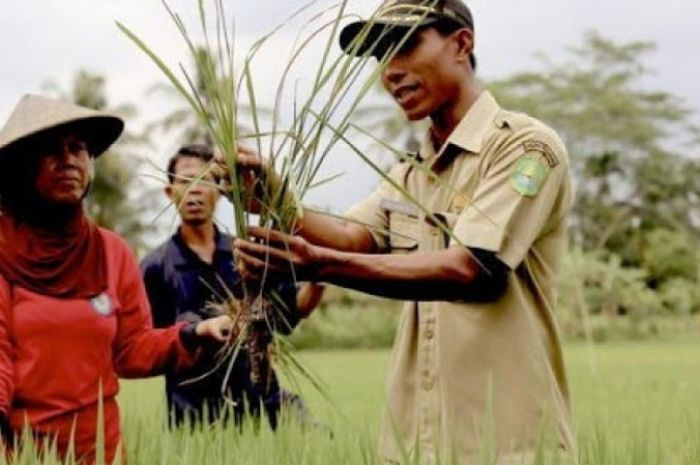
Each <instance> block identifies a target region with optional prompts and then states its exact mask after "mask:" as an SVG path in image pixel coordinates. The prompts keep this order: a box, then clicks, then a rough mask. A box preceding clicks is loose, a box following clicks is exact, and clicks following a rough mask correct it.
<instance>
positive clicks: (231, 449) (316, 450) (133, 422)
mask: <svg viewBox="0 0 700 465" xmlns="http://www.w3.org/2000/svg"><path fill="white" fill-rule="evenodd" d="M566 352H567V363H568V368H569V374H570V381H571V387H572V391H573V400H574V410H575V416H576V420H577V429H578V435H579V447H580V453H579V463H580V464H581V465H594V464H595V465H606V464H609V465H647V464H658V465H662V464H663V465H674V464H679V465H680V464H688V465H691V464H700V413H699V410H700V409H699V408H698V407H699V405H700V341H691V340H687V341H673V342H653V343H650V342H646V343H616V344H608V345H599V346H595V347H593V348H590V347H588V346H586V345H583V344H575V345H569V346H568V347H567V348H566ZM301 356H302V358H303V360H304V361H305V363H306V364H307V365H308V366H309V367H311V368H312V369H313V370H314V371H315V372H316V373H317V374H319V375H320V376H321V377H322V378H323V379H324V381H325V384H326V391H327V392H328V393H329V395H330V397H331V399H330V401H329V400H326V399H324V398H323V397H322V396H321V395H320V394H319V393H318V391H316V390H314V389H312V388H310V387H309V386H305V387H303V395H304V397H305V399H306V401H307V403H308V404H309V406H310V408H311V410H312V411H313V414H314V417H315V418H316V420H318V422H319V423H321V424H322V425H323V426H312V427H306V428H302V427H300V426H299V425H297V424H286V425H283V426H282V428H281V429H280V430H279V431H277V432H276V433H273V432H271V431H270V430H269V428H267V427H266V426H262V427H259V428H255V427H253V426H251V427H247V428H245V429H244V430H243V431H242V432H241V431H238V430H237V429H235V428H232V427H229V428H228V429H227V428H225V427H223V426H221V425H215V426H214V427H208V428H205V429H200V430H197V431H194V432H192V431H189V430H178V431H174V432H168V431H167V429H166V428H165V426H164V409H165V408H164V404H165V401H164V395H163V383H162V380H161V379H158V378H154V379H149V380H139V381H125V382H123V383H122V392H121V394H120V404H121V407H122V417H123V425H122V426H123V430H124V438H125V441H126V450H127V460H126V463H128V464H129V465H135V464H137V465H139V464H148V465H151V464H163V465H166V464H167V465H174V464H183V465H184V464H188V465H189V464H197V465H199V464H211V465H219V464H222V465H223V464H227V465H229V464H231V465H233V464H235V465H246V464H251V465H252V464H256V465H258V464H259V465H267V464H276V465H302V464H303V465H321V464H323V465H329V464H330V465H344V464H362V465H374V464H377V465H378V464H379V461H378V459H377V456H376V454H375V447H376V446H375V443H376V436H377V430H378V424H379V416H380V414H381V409H382V405H383V402H384V398H383V379H384V371H385V368H386V364H387V360H388V352H386V351H336V352H331V351H324V352H321V351H319V352H303V353H302V354H301ZM329 430H331V431H332V433H329ZM0 462H2V459H0ZM17 462H19V463H23V464H24V463H26V464H39V463H45V464H54V463H58V461H57V460H55V459H52V458H51V457H48V458H47V457H44V458H42V459H39V458H37V457H36V455H33V454H32V453H31V451H29V452H27V451H25V453H23V454H21V460H18V461H17ZM492 463H493V462H491V461H488V460H478V461H477V462H476V463H475V464H474V465H486V464H492ZM537 463H538V465H540V464H542V465H544V464H555V463H558V462H557V461H556V460H554V461H551V460H548V459H542V460H538V461H537ZM410 465H418V464H410ZM447 465H456V464H453V463H452V462H448V463H447ZM459 465H461V464H459Z"/></svg>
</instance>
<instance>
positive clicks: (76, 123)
mask: <svg viewBox="0 0 700 465" xmlns="http://www.w3.org/2000/svg"><path fill="white" fill-rule="evenodd" d="M61 129H66V130H71V131H76V132H77V133H78V134H79V135H80V136H81V137H82V138H84V139H85V141H86V142H87V143H88V146H89V147H90V153H91V154H92V155H93V156H95V157H97V156H99V155H100V154H102V153H103V152H104V151H105V150H107V149H108V148H109V146H110V145H112V144H113V143H114V141H116V140H117V138H119V135H120V134H121V133H122V130H123V129H124V121H123V120H122V119H121V118H119V117H117V116H115V115H112V114H109V113H103V112H98V111H95V110H90V109H88V108H85V107H81V106H78V105H75V104H72V103H68V102H64V101H60V100H52V99H49V98H46V97H40V96H38V95H25V96H24V97H22V99H21V100H20V101H19V103H18V104H17V106H16V107H15V109H14V110H13V111H12V114H11V115H10V118H9V119H8V120H7V122H6V123H5V126H3V128H2V129H0V160H2V159H4V158H6V157H7V156H9V155H10V154H12V153H16V154H17V155H19V154H21V152H22V147H25V146H26V144H28V143H29V144H31V143H32V142H33V141H34V139H35V138H37V137H39V136H42V135H45V134H46V133H48V132H53V131H56V130H61Z"/></svg>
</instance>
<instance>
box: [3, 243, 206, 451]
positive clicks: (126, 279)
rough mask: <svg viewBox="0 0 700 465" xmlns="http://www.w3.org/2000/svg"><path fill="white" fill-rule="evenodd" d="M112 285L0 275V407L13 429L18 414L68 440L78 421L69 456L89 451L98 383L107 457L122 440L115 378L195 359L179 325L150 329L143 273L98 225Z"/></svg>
mask: <svg viewBox="0 0 700 465" xmlns="http://www.w3.org/2000/svg"><path fill="white" fill-rule="evenodd" d="M101 233H102V235H103V237H104V243H105V248H106V250H107V268H108V281H109V288H108V289H107V291H106V292H105V293H103V294H102V295H100V296H98V297H96V298H93V299H91V300H88V299H56V298H53V297H47V296H44V295H40V294H36V293H33V292H30V291H28V290H27V289H24V288H21V287H17V286H11V285H10V284H9V283H8V282H7V281H6V280H5V279H4V278H3V277H2V276H0V411H2V412H4V413H5V414H7V416H8V417H9V419H10V424H11V425H12V428H13V430H15V431H21V430H22V428H24V426H25V420H26V422H27V423H28V424H29V427H30V428H31V430H32V431H33V432H34V433H35V435H36V436H38V437H40V438H41V437H43V436H45V435H50V436H52V437H53V436H56V438H57V443H58V447H59V452H64V453H65V451H66V450H67V448H68V441H69V437H70V434H71V429H72V428H73V423H74V422H75V433H74V435H75V436H74V437H75V450H76V457H78V458H81V457H82V458H84V459H85V460H86V462H91V461H92V460H93V459H94V453H95V434H96V428H95V427H96V420H97V410H98V399H99V393H100V391H101V392H102V393H103V403H104V419H105V425H104V426H105V453H106V458H107V460H108V463H109V462H110V461H111V460H112V458H113V457H114V454H115V452H116V449H117V447H118V445H119V441H120V437H121V435H120V429H119V411H118V407H117V404H116V402H115V396H116V395H117V392H118V390H119V383H118V381H117V377H118V376H119V377H124V378H140V377H146V376H153V375H159V374H162V373H164V372H165V371H166V370H177V369H179V368H182V367H184V366H186V365H189V364H190V363H191V362H192V360H191V356H190V354H189V353H188V352H187V351H186V350H185V349H184V347H183V346H182V344H181V342H180V339H179V331H180V328H181V326H180V325H178V326H173V327H170V328H167V329H153V327H152V324H151V311H150V308H149V305H148V300H147V298H146V293H145V290H144V286H143V284H142V281H141V275H140V272H139V269H138V266H137V264H136V260H135V259H134V257H133V255H132V253H131V251H130V249H129V247H128V245H127V244H126V243H125V241H124V240H123V239H122V238H120V237H119V236H117V235H116V234H114V233H112V232H110V231H107V230H101Z"/></svg>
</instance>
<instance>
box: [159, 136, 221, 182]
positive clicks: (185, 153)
mask: <svg viewBox="0 0 700 465" xmlns="http://www.w3.org/2000/svg"><path fill="white" fill-rule="evenodd" d="M182 158H198V159H199V160H202V161H203V162H205V163H209V162H210V161H212V159H213V158H214V150H212V148H211V147H210V146H208V145H206V144H185V145H183V146H181V147H180V148H179V149H178V150H177V152H175V154H174V155H173V156H172V157H170V160H169V161H168V183H169V184H172V183H174V182H175V167H176V166H177V162H178V161H179V160H180V159H182ZM215 181H216V182H217V183H218V182H219V179H215Z"/></svg>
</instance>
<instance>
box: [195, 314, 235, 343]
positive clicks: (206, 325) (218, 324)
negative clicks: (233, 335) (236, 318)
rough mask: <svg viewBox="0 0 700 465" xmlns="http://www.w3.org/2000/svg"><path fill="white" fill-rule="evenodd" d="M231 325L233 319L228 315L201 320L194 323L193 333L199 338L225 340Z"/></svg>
mask: <svg viewBox="0 0 700 465" xmlns="http://www.w3.org/2000/svg"><path fill="white" fill-rule="evenodd" d="M232 327H233V320H231V317H229V316H228V315H221V316H217V317H214V318H209V319H206V320H202V321H200V322H199V323H197V324H196V326H195V328H194V333H195V334H196V335H197V337H198V338H200V339H213V340H215V341H219V342H226V341H227V340H228V337H229V333H230V332H231V328H232Z"/></svg>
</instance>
